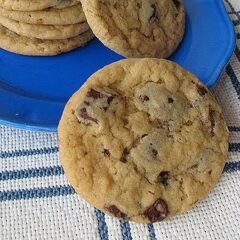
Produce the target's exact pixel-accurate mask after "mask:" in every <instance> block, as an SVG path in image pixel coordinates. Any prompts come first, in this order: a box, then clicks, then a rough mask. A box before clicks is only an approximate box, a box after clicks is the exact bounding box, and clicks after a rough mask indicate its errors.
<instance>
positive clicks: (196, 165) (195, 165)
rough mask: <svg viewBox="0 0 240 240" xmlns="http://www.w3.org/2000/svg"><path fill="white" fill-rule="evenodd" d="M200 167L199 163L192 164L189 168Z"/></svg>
mask: <svg viewBox="0 0 240 240" xmlns="http://www.w3.org/2000/svg"><path fill="white" fill-rule="evenodd" d="M197 167H198V163H196V164H194V165H192V166H191V167H189V168H188V169H194V168H197Z"/></svg>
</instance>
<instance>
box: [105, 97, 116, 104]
mask: <svg viewBox="0 0 240 240" xmlns="http://www.w3.org/2000/svg"><path fill="white" fill-rule="evenodd" d="M115 97H116V96H115V95H112V96H110V97H108V99H107V103H108V104H109V105H110V104H111V102H112V100H113V99H114V98H115Z"/></svg>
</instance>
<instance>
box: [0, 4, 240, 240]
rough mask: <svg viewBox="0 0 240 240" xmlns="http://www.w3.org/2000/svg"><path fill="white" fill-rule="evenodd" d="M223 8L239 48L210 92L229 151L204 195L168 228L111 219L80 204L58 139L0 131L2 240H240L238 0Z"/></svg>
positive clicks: (239, 27) (166, 223) (239, 11)
mask: <svg viewBox="0 0 240 240" xmlns="http://www.w3.org/2000/svg"><path fill="white" fill-rule="evenodd" d="M219 1H220V0H219ZM225 3H226V7H227V10H228V12H229V15H230V16H231V18H232V21H233V24H234V25H235V28H236V32H237V38H238V40H237V45H238V46H237V48H236V50H235V53H234V56H233V57H232V60H231V62H230V64H229V65H228V66H227V68H226V71H225V73H224V74H223V76H222V78H221V80H220V82H219V84H218V85H217V86H216V87H215V89H214V90H213V93H214V95H215V96H216V97H217V99H218V101H219V103H220V104H221V105H222V107H223V109H224V112H225V116H226V119H227V122H228V126H229V130H230V145H229V149H230V153H229V158H228V162H227V164H226V167H225V169H224V173H223V176H222V178H221V180H220V182H219V184H218V185H217V186H216V188H215V189H214V190H213V191H212V192H211V194H210V195H209V197H208V198H207V199H206V200H205V201H203V202H201V203H199V204H198V205H197V207H196V208H195V209H193V210H191V211H190V212H189V213H188V214H185V215H182V216H178V217H175V218H173V219H172V220H170V221H166V222H161V223H156V224H149V225H147V224H134V223H129V222H124V221H118V220H115V219H113V218H110V217H109V216H107V215H105V214H103V213H102V212H100V211H98V210H96V209H94V208H93V207H91V206H90V205H89V204H87V203H86V202H84V201H83V200H82V199H81V198H80V197H79V196H78V195H76V194H75V192H74V190H73V189H72V187H71V186H70V185H69V184H68V182H67V180H66V178H65V176H64V175H63V169H62V167H61V165H60V162H59V157H58V147H57V135H56V134H55V133H39V132H30V131H22V130H16V129H12V128H8V127H4V126H0V240H10V239H11V240H12V239H14V240H15V239H17V240H28V239H30V240H32V239H46V240H52V239H54V240H55V239H64V240H65V239H66V240H68V239H70V240H72V239H77V240H80V239H83V240H85V239H90V240H98V239H99V240H108V239H112V240H118V239H119V240H122V239H124V240H131V239H139V240H140V239H141V240H145V239H151V240H155V239H159V240H160V239H168V240H170V239H172V240H180V239H182V240H192V239H200V240H201V239H204V240H207V239H218V240H221V239H231V240H239V239H240V227H239V224H240V0H226V1H225Z"/></svg>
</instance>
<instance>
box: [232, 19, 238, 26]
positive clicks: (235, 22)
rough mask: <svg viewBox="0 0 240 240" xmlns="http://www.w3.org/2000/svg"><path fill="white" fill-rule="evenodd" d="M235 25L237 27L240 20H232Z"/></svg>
mask: <svg viewBox="0 0 240 240" xmlns="http://www.w3.org/2000/svg"><path fill="white" fill-rule="evenodd" d="M232 23H233V25H234V26H235V27H236V26H238V25H240V21H239V20H232Z"/></svg>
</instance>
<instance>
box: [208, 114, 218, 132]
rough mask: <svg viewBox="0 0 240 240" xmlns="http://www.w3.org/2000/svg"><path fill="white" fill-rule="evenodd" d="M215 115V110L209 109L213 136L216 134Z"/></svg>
mask: <svg viewBox="0 0 240 240" xmlns="http://www.w3.org/2000/svg"><path fill="white" fill-rule="evenodd" d="M214 115H215V111H214V110H209V121H210V128H211V129H210V132H211V136H212V137H213V136H214V135H215V133H214V128H215V125H216V123H215V118H214Z"/></svg>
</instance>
